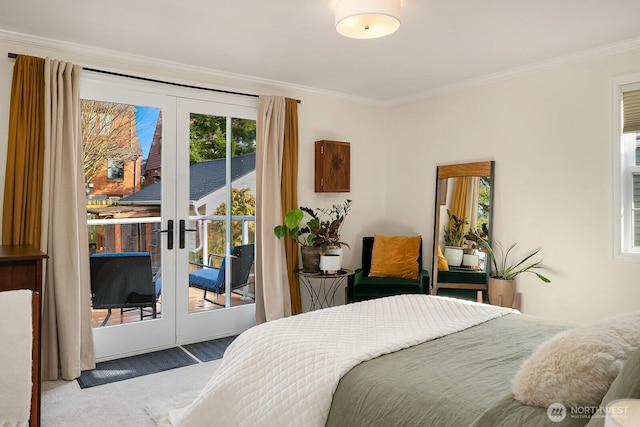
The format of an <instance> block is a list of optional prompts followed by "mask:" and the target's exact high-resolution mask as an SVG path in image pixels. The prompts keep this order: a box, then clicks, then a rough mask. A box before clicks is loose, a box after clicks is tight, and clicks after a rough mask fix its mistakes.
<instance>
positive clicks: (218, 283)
mask: <svg viewBox="0 0 640 427" xmlns="http://www.w3.org/2000/svg"><path fill="white" fill-rule="evenodd" d="M214 257H221V255H212V256H210V257H209V264H208V265H207V264H199V263H193V262H192V263H190V264H191V265H195V266H197V267H199V268H198V269H197V270H194V271H192V272H190V273H189V286H190V287H193V288H198V289H202V290H204V296H203V298H204V300H205V301H209V302H210V303H212V304H216V305H223V304H220V303H218V302H216V301H213V300H210V299H208V298H207V292H213V293H215V294H217V295H220V294H223V293H225V272H226V271H227V266H226V260H225V259H224V257H223V256H222V263H221V264H220V267H212V266H211V264H212V259H213V258H214ZM253 260H254V244H253V243H250V244H247V245H240V246H233V247H232V248H231V290H232V291H233V290H234V289H238V288H242V287H245V286H247V285H248V284H249V275H250V273H251V267H252V266H253Z"/></svg>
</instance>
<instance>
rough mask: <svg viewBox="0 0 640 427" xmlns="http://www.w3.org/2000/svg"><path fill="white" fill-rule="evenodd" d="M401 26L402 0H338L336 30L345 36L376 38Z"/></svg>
mask: <svg viewBox="0 0 640 427" xmlns="http://www.w3.org/2000/svg"><path fill="white" fill-rule="evenodd" d="M398 28H400V0H337V3H336V30H337V31H338V33H340V34H342V35H343V36H345V37H350V38H354V39H374V38H377V37H384V36H387V35H389V34H391V33H393V32H395V31H396V30H397V29H398Z"/></svg>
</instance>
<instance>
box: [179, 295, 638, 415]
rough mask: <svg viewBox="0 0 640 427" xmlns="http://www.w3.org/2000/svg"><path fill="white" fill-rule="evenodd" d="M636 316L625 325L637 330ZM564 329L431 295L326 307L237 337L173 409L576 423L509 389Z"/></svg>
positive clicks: (501, 310)
mask: <svg viewBox="0 0 640 427" xmlns="http://www.w3.org/2000/svg"><path fill="white" fill-rule="evenodd" d="M635 316H636V317H633V318H631V320H632V322H631V323H630V324H628V325H627V326H626V327H631V328H633V327H635V328H636V329H640V328H637V326H638V324H640V322H638V320H640V312H639V313H638V314H636V315H635ZM634 322H635V323H634ZM573 329H574V328H571V327H570V326H569V325H565V324H560V323H557V322H551V321H546V320H542V319H538V318H535V317H532V316H527V315H523V314H520V313H519V312H517V311H515V310H512V309H507V308H502V307H495V306H491V305H488V304H479V303H475V302H470V301H462V300H456V299H452V298H446V297H438V296H429V295H401V296H394V297H387V298H380V299H377V300H370V301H365V302H360V303H355V304H349V305H347V306H339V307H332V308H329V309H324V310H319V311H316V312H312V313H305V314H303V315H298V316H293V317H290V318H287V319H281V320H277V321H272V322H268V323H266V324H263V325H259V326H256V327H254V328H252V329H250V330H249V331H246V332H245V333H243V334H242V335H240V336H239V337H238V339H236V341H234V343H232V345H231V346H229V348H228V349H227V351H226V352H225V355H224V358H223V361H222V364H221V366H220V368H219V369H218V370H217V371H216V373H215V374H214V376H213V377H212V378H211V380H210V381H209V383H208V384H207V386H206V387H205V388H204V389H203V390H202V392H201V393H200V395H199V396H198V397H197V398H196V400H195V401H194V402H193V403H192V404H191V405H189V406H188V407H185V408H181V409H178V410H174V411H172V412H171V414H170V417H171V421H172V423H173V424H174V425H180V426H201V425H210V424H212V423H213V424H216V425H238V426H241V425H246V426H253V425H265V426H271V425H278V426H284V425H292V426H294V425H295V426H322V425H327V426H350V427H354V426H396V425H416V426H418V425H419V426H474V427H489V426H491V427H495V426H521V425H522V426H544V425H559V426H584V425H587V423H589V422H590V416H589V415H591V413H590V414H587V415H585V414H584V413H583V414H573V413H572V414H569V413H568V412H565V413H564V417H563V418H564V419H563V420H562V422H553V423H551V418H550V417H551V416H557V415H558V414H556V413H555V412H554V413H553V414H551V412H549V407H551V409H553V405H552V406H549V407H547V406H540V405H536V406H533V405H526V404H523V403H520V402H519V401H517V400H515V399H514V396H513V394H512V383H513V382H514V376H516V374H517V373H518V372H519V370H520V371H521V370H522V369H521V365H523V362H524V361H525V360H527V359H528V358H529V357H530V356H531V355H532V353H536V354H537V353H538V352H539V351H540V350H538V351H536V349H537V348H539V347H540V346H541V344H542V343H549V342H551V343H553V342H556V343H557V342H560V341H561V340H558V339H556V338H557V337H559V336H560V337H561V335H562V334H566V333H568V332H572V331H573ZM585 330H586V331H587V333H588V334H591V335H593V334H592V333H591V332H590V331H589V330H587V329H585ZM629 330H630V329H627V330H624V331H626V332H624V333H622V334H621V335H633V336H634V338H632V339H630V340H628V341H629V343H628V344H629V345H628V346H626V347H625V349H624V353H625V357H629V355H630V354H631V353H633V351H634V350H635V353H638V355H637V357H636V358H637V359H640V350H637V348H638V347H640V334H637V335H638V338H637V339H636V338H635V332H633V331H632V332H631V333H627V332H628V331H629ZM558 334H560V335H558ZM551 337H556V338H553V339H550V338H551ZM567 342H571V341H570V340H569V341H567ZM547 345H548V344H545V345H543V346H542V347H540V348H544V347H545V346H547ZM635 353H634V354H635ZM532 359H534V358H532ZM616 363H617V362H616ZM638 365H640V361H639V362H638ZM616 369H617V371H622V373H621V374H620V375H621V376H623V375H625V376H629V375H637V371H633V373H632V374H629V373H628V372H627V373H626V374H624V372H623V371H624V369H622V364H619V365H616ZM617 371H616V372H617ZM636 379H638V380H640V378H636ZM615 380H616V381H618V378H616V379H615ZM614 383H615V382H614ZM628 384H640V381H635V379H634V381H631V382H628V381H627V385H626V389H625V390H617V391H616V393H618V395H620V394H625V396H623V397H634V396H630V395H628V394H629V393H630V391H629V385H628ZM612 388H613V386H612ZM631 388H633V386H631ZM636 388H637V387H636ZM605 391H606V390H605ZM632 392H633V393H636V392H638V393H640V390H636V389H634V391H632ZM603 394H604V393H603ZM618 395H616V396H614V395H612V396H609V399H612V398H614V397H619V396H618ZM638 397H640V395H639V396H638ZM600 398H601V396H600ZM600 398H599V399H600ZM603 402H604V400H603ZM598 403H600V400H598ZM565 409H566V408H565ZM569 415H570V416H569ZM554 421H560V420H558V419H554Z"/></svg>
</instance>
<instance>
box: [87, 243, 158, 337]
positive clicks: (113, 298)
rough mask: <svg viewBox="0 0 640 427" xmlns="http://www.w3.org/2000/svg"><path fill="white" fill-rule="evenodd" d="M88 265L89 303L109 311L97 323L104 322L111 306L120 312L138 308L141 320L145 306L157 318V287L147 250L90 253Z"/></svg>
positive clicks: (104, 323) (109, 313) (103, 323)
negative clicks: (89, 275) (101, 320)
mask: <svg viewBox="0 0 640 427" xmlns="http://www.w3.org/2000/svg"><path fill="white" fill-rule="evenodd" d="M89 267H90V271H91V306H92V307H93V308H94V309H107V310H108V312H107V316H106V317H105V319H104V320H103V322H102V324H101V325H100V326H104V325H106V324H107V322H108V321H109V317H111V309H113V308H119V309H120V311H121V312H123V311H124V310H125V309H128V308H134V309H140V320H142V319H143V318H144V316H145V314H144V309H145V308H150V309H151V316H152V317H153V318H154V319H155V318H156V316H157V313H156V302H157V299H158V296H159V294H160V289H159V286H158V283H154V280H153V274H152V272H151V254H150V253H149V252H118V253H100V254H92V255H91V257H90V258H89Z"/></svg>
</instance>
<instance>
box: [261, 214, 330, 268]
mask: <svg viewBox="0 0 640 427" xmlns="http://www.w3.org/2000/svg"><path fill="white" fill-rule="evenodd" d="M303 218H304V212H303V211H302V209H300V208H296V209H291V210H289V211H287V212H286V213H285V214H284V224H281V225H276V226H275V227H274V229H273V232H274V234H275V235H276V237H277V238H278V239H282V238H283V237H284V236H289V238H291V239H292V240H293V241H294V242H297V243H298V244H299V245H300V252H301V254H302V271H303V272H305V273H317V272H318V271H319V265H320V250H321V248H320V247H319V246H316V245H314V243H313V239H314V238H315V235H314V234H312V233H311V227H312V226H313V227H315V226H317V224H316V223H317V220H316V219H315V218H313V217H312V218H311V219H310V220H309V221H307V223H306V224H305V225H303V226H301V224H302V219H303Z"/></svg>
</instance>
